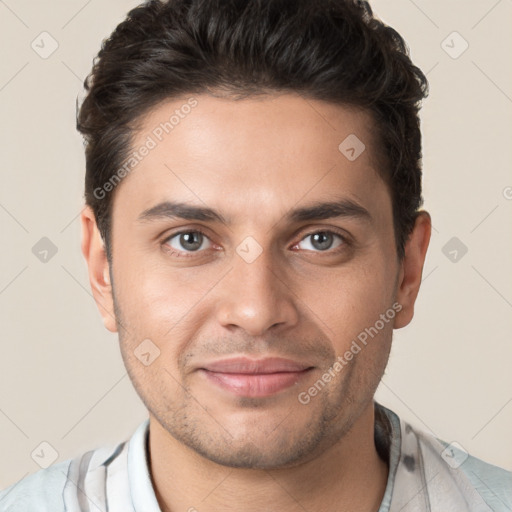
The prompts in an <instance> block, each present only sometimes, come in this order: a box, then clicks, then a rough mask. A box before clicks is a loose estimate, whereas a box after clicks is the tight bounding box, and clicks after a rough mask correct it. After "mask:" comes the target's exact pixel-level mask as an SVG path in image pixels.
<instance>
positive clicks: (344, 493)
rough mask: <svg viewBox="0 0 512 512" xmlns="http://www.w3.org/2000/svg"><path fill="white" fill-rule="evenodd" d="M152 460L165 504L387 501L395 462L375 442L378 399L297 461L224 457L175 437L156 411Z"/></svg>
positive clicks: (351, 506) (232, 507)
mask: <svg viewBox="0 0 512 512" xmlns="http://www.w3.org/2000/svg"><path fill="white" fill-rule="evenodd" d="M149 452H150V461H151V462H150V468H151V475H152V480H153V487H154V489H155V494H156V497H157V500H158V502H159V504H160V508H161V509H162V512H175V511H181V510H183V511H185V510H186V511H191V512H193V511H194V510H196V511H200V512H209V511H213V510H223V511H225V512H231V511H233V512H235V511H236V512H238V511H240V510H244V512H260V511H261V510H266V509H268V505H269V503H270V504H272V509H276V510H280V511H281V512H289V511H290V512H291V511H294V512H295V511H297V510H315V511H318V512H327V511H332V510H359V511H363V512H366V511H368V512H375V511H377V510H378V509H379V506H380V503H381V501H382V497H383V495H384V490H385V488H386V482H387V477H388V466H387V464H386V463H385V462H384V461H382V459H380V458H379V456H378V454H377V450H376V448H375V442H374V409H373V402H372V403H370V405H369V406H368V407H367V409H366V410H365V411H364V412H363V414H362V415H361V416H360V417H359V418H358V420H357V421H356V422H355V423H354V425H353V427H352V428H351V430H350V431H349V432H348V433H347V434H346V435H345V436H343V438H342V439H340V440H338V441H337V442H336V443H334V444H332V446H330V447H328V448H327V449H326V450H325V451H323V452H322V453H321V454H319V455H318V456H317V457H316V458H313V459H311V460H308V461H307V462H304V463H302V464H299V465H296V466H294V467H290V468H283V469H272V470H261V469H239V468H231V467H226V466H222V465H219V464H216V463H214V462H212V461H210V460H207V459H205V458H204V457H202V456H200V455H198V454H197V453H196V452H194V451H193V450H191V449H190V448H188V447H187V446H184V445H183V444H181V443H180V442H178V441H177V440H176V439H174V438H173V437H172V436H171V435H170V434H169V433H168V432H167V431H166V430H165V429H164V428H163V427H162V426H161V425H160V424H159V423H158V421H157V420H156V418H154V417H153V416H152V415H150V436H149Z"/></svg>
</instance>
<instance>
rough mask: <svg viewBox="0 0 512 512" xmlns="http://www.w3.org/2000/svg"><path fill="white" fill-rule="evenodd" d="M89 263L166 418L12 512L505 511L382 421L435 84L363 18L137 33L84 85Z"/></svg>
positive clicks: (142, 24) (50, 482) (155, 417)
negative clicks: (430, 87) (430, 89)
mask: <svg viewBox="0 0 512 512" xmlns="http://www.w3.org/2000/svg"><path fill="white" fill-rule="evenodd" d="M86 88H87V91H88V94H87V97H86V98H85V100H84V102H83V104H82V106H81V109H80V112H79V115H78V128H79V130H80V132H81V133H82V134H83V135H84V137H85V140H86V161H87V162H86V163H87V169H86V191H85V197H86V203H87V207H86V208H85V210H84V211H83V213H82V216H81V221H82V229H83V231H82V233H83V238H82V251H83V254H84V256H85V258H86V261H87V264H88V269H89V277H90V283H91V288H92V292H93V294H94V298H95V300H96V302H97V305H98V308H99V311H100V314H101V315H102V318H103V321H104V324H105V327H106V328H107V329H108V330H110V331H112V332H118V333H119V340H120V346H121V352H122V356H123V360H124V362H125V365H126V368H127V370H128V372H129V375H130V377H131V380H132V382H133V384H134V387H135V389H136V391H137V392H138V394H139V396H140V397H141V399H142V400H143V402H144V404H145V405H146V407H147V409H148V412H149V419H148V420H147V421H145V422H144V423H143V424H142V425H140V427H139V428H138V429H137V431H136V432H135V433H134V435H133V437H132V438H131V439H130V440H129V441H127V442H124V443H121V444H119V445H118V446H117V447H110V448H100V449H97V450H91V451H89V452H87V453H85V454H83V455H80V456H78V457H76V458H75V459H73V460H68V461H64V462H61V463H58V464H55V465H54V466H51V467H50V468H48V469H46V470H42V471H40V472H38V473H36V474H34V475H31V476H29V477H27V478H25V479H24V480H22V481H21V482H19V483H17V484H15V485H13V486H11V487H10V488H8V489H6V490H4V491H3V493H1V494H0V509H1V510H3V511H10V512H14V511H32V510H33V511H36V510H37V511H43V510H44V511H46V510H48V511H52V512H58V511H64V510H66V511H94V510H102V511H106V510H109V511H111V512H112V511H123V512H128V511H139V512H154V511H163V512H168V511H172V512H175V511H196V510H197V511H200V512H203V511H204V512H208V511H214V510H215V511H218V510H222V511H235V510H236V511H247V512H252V511H258V512H259V511H262V510H280V511H283V512H287V511H314V512H323V511H333V510H355V511H369V512H370V511H379V512H385V511H399V510H402V511H409V510H410V511H413V510H414V511H430V510H432V511H434V510H436V511H447V510H454V511H455V510H456V511H466V510H468V511H491V510H492V511H498V510H499V511H501V510H503V511H505V510H511V509H512V485H511V481H512V480H511V479H512V475H511V474H510V473H509V472H507V471H505V470H503V469H500V468H497V467H495V466H491V465H489V464H487V463H485V462H483V461H480V460H478V459H476V458H474V457H472V456H468V455H467V454H465V453H464V452H461V451H459V450H457V448H456V447H454V446H448V445H447V443H444V442H443V441H440V440H438V439H436V438H434V437H432V436H430V435H428V434H425V433H423V432H421V431H418V430H416V429H415V428H413V427H412V426H411V425H408V424H407V423H405V422H403V421H401V420H400V419H399V418H398V416H397V415H396V414H395V413H393V412H392V411H390V410H388V409H386V408H385V407H383V406H381V405H380V404H378V403H376V402H375V401H374V393H375V390H376V388H377V386H378V384H379V381H380V379H381V377H382V375H383V372H384V370H385V367H386V364H387V360H388V355H389V351H390V348H391V339H392V332H393V329H399V328H401V327H404V326H405V325H407V324H408V323H409V322H410V321H411V319H412V317H413V312H414V303H415V300H416V297H417V294H418V291H419V287H420V282H421V276H422V270H423V264H424V260H425V255H426V251H427V248H428V244H429V239H430V229H431V222H430V216H429V214H428V213H427V212H425V211H423V210H420V209H419V208H420V206H421V204H422V198H421V166H420V161H421V135H420V131H419V121H418V109H419V105H420V102H421V100H422V99H423V98H424V97H425V96H426V93H427V81H426V78H425V76H424V75H423V74H422V72H421V71H420V70H419V69H418V68H416V67H415V66H414V65H413V64H412V63H411V61H410V59H409V56H408V54H407V50H406V47H405V44H404V42H403V40H402V38H401V37H400V36H399V35H398V34H397V33H396V32H395V31H394V30H393V29H391V28H390V27H387V26H385V25H384V24H382V23H381V22H380V21H378V20H377V19H376V18H374V17H373V15H372V12H371V9H370V7H369V6H368V5H367V4H366V3H362V2H351V1H349V0H335V1H330V0H294V1H283V0H249V1H247V0H243V1H242V0H230V1H228V0H217V1H212V0H209V1H201V0H170V1H168V2H157V1H151V2H149V3H147V4H144V5H142V6H140V7H139V8H137V9H134V10H133V11H131V12H130V13H129V15H128V17H127V19H126V20H125V21H124V22H122V23H121V24H120V25H119V26H118V27H117V29H116V30H115V31H114V33H113V34H112V36H111V37H110V38H109V39H108V40H107V41H106V42H105V43H104V45H103V48H102V50H101V51H100V53H99V55H98V59H97V60H96V62H95V64H94V68H93V70H92V73H91V75H90V77H89V79H88V81H87V83H86Z"/></svg>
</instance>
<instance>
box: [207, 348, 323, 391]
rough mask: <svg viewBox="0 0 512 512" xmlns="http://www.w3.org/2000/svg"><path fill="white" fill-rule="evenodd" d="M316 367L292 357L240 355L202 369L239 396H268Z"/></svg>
mask: <svg viewBox="0 0 512 512" xmlns="http://www.w3.org/2000/svg"><path fill="white" fill-rule="evenodd" d="M311 370H313V367H312V366H308V365H305V364H302V363H298V362H296V361H292V360H290V359H283V358H266V359H260V360H254V359H249V358H245V357H237V358H232V359H224V360H221V361H214V362H212V363H209V364H206V365H205V366H204V367H202V368H200V369H199V371H200V372H201V373H202V374H203V375H204V376H205V377H206V379H207V380H208V381H209V382H210V383H211V384H214V385H215V386H217V387H220V388H221V389H223V390H225V391H228V392H230V393H232V394H234V395H236V396H246V397H266V396H271V395H274V394H276V393H278V392H280V391H283V390H285V389H287V388H289V387H291V386H293V385H295V384H297V383H298V382H299V381H300V380H302V379H303V378H305V376H306V375H307V374H309V372H310V371H311Z"/></svg>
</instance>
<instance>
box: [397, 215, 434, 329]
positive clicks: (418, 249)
mask: <svg viewBox="0 0 512 512" xmlns="http://www.w3.org/2000/svg"><path fill="white" fill-rule="evenodd" d="M431 230H432V222H431V219H430V214H429V213H428V212H426V211H421V212H419V213H418V216H417V218H416V222H415V224H414V229H413V230H412V232H411V234H410V236H409V239H408V240H407V243H406V244H405V256H404V258H403V260H402V262H401V267H400V272H399V276H398V283H397V292H396V301H397V302H398V303H399V304H401V305H402V309H401V310H400V311H399V312H398V313H397V315H396V316H395V325H394V328H395V329H400V328H401V327H405V326H406V325H408V324H409V322H410V321H411V320H412V317H413V316H414V303H415V302H416V297H417V296H418V292H419V290H420V284H421V275H422V272H423V264H424V263H425V256H426V254H427V249H428V244H429V242H430V234H431Z"/></svg>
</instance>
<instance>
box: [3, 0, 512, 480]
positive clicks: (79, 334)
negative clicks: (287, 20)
mask: <svg viewBox="0 0 512 512" xmlns="http://www.w3.org/2000/svg"><path fill="white" fill-rule="evenodd" d="M136 3H137V2H135V1H123V0H115V1H114V0H109V1H108V2H103V1H100V0H89V1H84V0H66V1H64V0H49V1H47V2H39V1H36V0H5V1H3V0H0V22H1V26H0V28H1V30H0V48H2V55H3V59H2V66H0V119H1V120H2V127H1V130H2V131H1V142H2V151H1V166H0V167H1V173H2V178H1V183H2V186H1V188H0V225H1V240H2V247H3V250H2V251H1V256H0V258H1V261H0V268H1V274H0V315H1V328H2V332H1V336H2V338H1V347H2V357H1V359H0V488H1V487H4V486H6V485H8V484H10V483H12V482H14V481H16V480H18V479H20V478H22V477H23V476H25V475H27V474H28V473H32V472H34V471H36V470H37V469H39V466H38V465H37V464H36V462H35V461H34V460H33V459H32V458H31V453H32V452H33V451H34V450H36V452H37V453H39V452H40V448H38V447H39V446H40V443H41V442H43V441H46V442H48V443H49V444H50V445H51V446H52V447H53V448H54V449H55V450H56V452H57V453H58V459H57V460H64V459H67V458H69V457H72V456H74V455H77V454H78V453H81V452H83V451H85V450H88V449H91V448H94V447H97V446H99V445H102V444H105V443H114V442H118V441H121V440H124V439H125V438H127V437H128V436H130V435H131V433H132V432H133V430H134V429H135V428H136V426H137V425H138V424H139V422H141V421H142V420H143V419H144V418H145V416H146V413H145V409H144V407H143V406H142V404H141V403H140V401H139V399H138V397H137V396H136V394H135V392H134V391H133V389H132V387H131V383H130V381H129V378H128V376H127V375H126V372H125V370H124V367H123V364H122V361H121V358H120V355H119V350H118V346H117V337H116V336H114V335H112V334H110V333H108V332H107V331H106V330H105V329H104V328H103V325H102V322H101V320H100V316H99V314H98V312H97V310H96V306H95V304H94V302H93V299H92V297H91V294H90V291H89V284H88V279H87V274H86V267H85V263H84V261H83V258H82V255H81V253H80V231H79V229H80V226H79V222H78V215H79V212H80V210H81V206H82V187H83V184H82V182H83V175H84V171H83V169H84V157H83V147H82V142H81V139H80V137H79V136H78V134H77V133H76V132H75V128H74V124H75V99H76V97H77V95H78V94H81V84H82V81H83V78H84V77H85V75H86V74H87V73H88V72H89V69H90V66H91V61H92V58H93V57H94V55H95V54H96V53H97V51H98V49H99V45H100V42H101V40H102V39H103V38H104V37H106V36H107V35H108V34H109V33H110V32H111V31H112V30H113V29H114V27H115V26H116V24H117V23H118V22H119V21H120V20H121V19H122V18H123V17H124V15H125V13H126V12H127V11H128V10H129V8H131V7H132V6H135V5H136ZM372 5H373V8H374V10H375V12H376V13H377V14H379V15H380V17H381V18H382V19H383V20H384V21H385V22H387V23H388V24H390V25H392V26H394V27H395V28H396V29H397V30H398V31H399V32H400V33H401V34H402V35H403V36H404V37H405V39H406V40H407V42H408V44H409V46H410V48H411V54H412V57H413V60H414V62H415V63H416V64H417V65H418V66H420V67H421V68H422V69H423V71H424V72H426V73H428V79H429V81H430V85H431V94H430V97H429V98H428V99H427V101H426V102H425V104H424V109H423V113H422V122H423V133H424V173H425V177H424V193H425V208H426V209H428V210H429V211H430V212H431V214H432V217H433V223H434V228H435V230H434V232H433V236H432V241H431V247H430V251H429V255H428V257H427V261H426V269H425V274H424V283H423V286H422V290H421V291H420V296H419V299H418V303H417V310H416V317H415V319H414V321H413V323H412V324H411V325H410V326H409V327H407V328H405V329H403V330H400V331H396V334H395V342H394V349H393V352H392V355H391V360H390V364H389V367H388V370H387V372H386V375H385V377H384V379H383V382H382V384H381V386H380V389H379V391H378V398H379V399H380V401H381V402H382V403H383V404H385V405H387V406H388V407H390V408H392V409H394V410H395V411H396V412H398V413H399V414H400V415H401V416H402V417H403V418H405V419H407V420H409V421H411V422H413V423H414V424H415V425H417V426H418V427H420V428H423V429H425V430H429V431H431V432H433V433H434V434H436V435H437V436H438V437H441V438H442V439H445V440H446V441H449V442H451V441H457V442H458V443H460V444H461V445H462V446H463V447H464V448H465V449H466V450H467V451H469V452H470V453H472V454H474V455H476V456H478V457H481V458H484V459H486V460H488V461H489V462H492V463H494V464H497V465H501V466H503V467H506V468H508V469H511V470H512V444H511V442H510V432H511V426H512V372H511V359H512V343H511V342H510V341H511V335H510V332H511V329H512V314H511V313H512V279H511V276H512V257H511V256H512V229H511V227H512V172H511V168H512V165H511V164H512V149H511V148H512V143H511V141H512V59H511V57H510V49H511V48H512V32H511V31H510V20H511V19H512V1H511V0H501V1H496V0H472V1H467V0H460V1H455V0H448V1H447V0H442V1H441V0H438V1H426V0H415V1H412V0H393V2H391V1H384V0H379V1H374V2H372ZM43 31H46V32H48V33H49V34H50V36H48V35H43V36H40V34H41V32H43ZM454 31H457V32H458V33H459V34H460V36H461V37H462V38H463V39H461V38H460V37H459V36H457V35H450V34H452V32H454ZM42 38H45V39H44V48H41V47H42V46H43V43H41V39H42ZM51 38H53V39H54V40H55V41H57V42H58V48H57V49H56V51H55V52H54V53H53V54H52V55H50V56H48V57H47V58H46V59H43V58H41V57H40V56H39V54H38V53H36V51H34V49H33V48H32V47H31V43H32V41H35V43H34V46H35V45H36V44H37V45H39V47H38V46H35V47H36V48H37V49H38V51H39V52H40V53H41V52H44V51H49V50H50V49H51V45H52V44H55V43H52V39H51ZM445 40H446V42H445V43H442V42H443V41H445ZM464 41H467V43H468V44H469V46H468V48H467V50H466V51H465V52H464V53H462V54H461V55H460V56H458V58H453V57H452V56H454V55H456V54H458V53H459V52H460V50H461V49H463V47H464V44H465V43H464ZM445 50H447V51H448V52H450V53H451V54H452V56H450V55H449V54H448V53H447V52H446V51H445ZM507 187H508V188H507ZM42 237H47V238H49V239H50V240H51V241H52V242H53V244H55V246H56V247H57V249H58V252H57V253H56V254H55V255H54V256H53V257H51V258H49V259H48V261H47V262H46V263H44V262H42V261H40V260H39V259H38V258H37V257H36V256H35V255H34V254H33V252H32V248H33V246H34V245H35V244H36V243H37V242H38V241H39V240H40V239H41V238H42ZM452 237H457V238H458V239H459V240H460V242H462V243H463V244H464V245H465V246H466V247H467V248H468V252H467V254H465V255H463V256H461V252H459V253H458V257H457V261H455V262H453V261H451V260H450V258H451V257H453V254H452V255H449V254H448V256H449V257H450V258H449V257H447V256H446V255H445V254H444V253H443V247H444V246H445V244H446V243H447V242H448V241H449V240H450V239H451V238H452ZM457 243H459V242H457ZM450 250H452V248H450V246H448V249H445V252H446V253H448V252H449V251H450ZM38 450H39V452H38ZM45 453H46V454H51V449H50V448H48V447H47V446H46V450H45ZM47 456H49V455H47Z"/></svg>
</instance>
